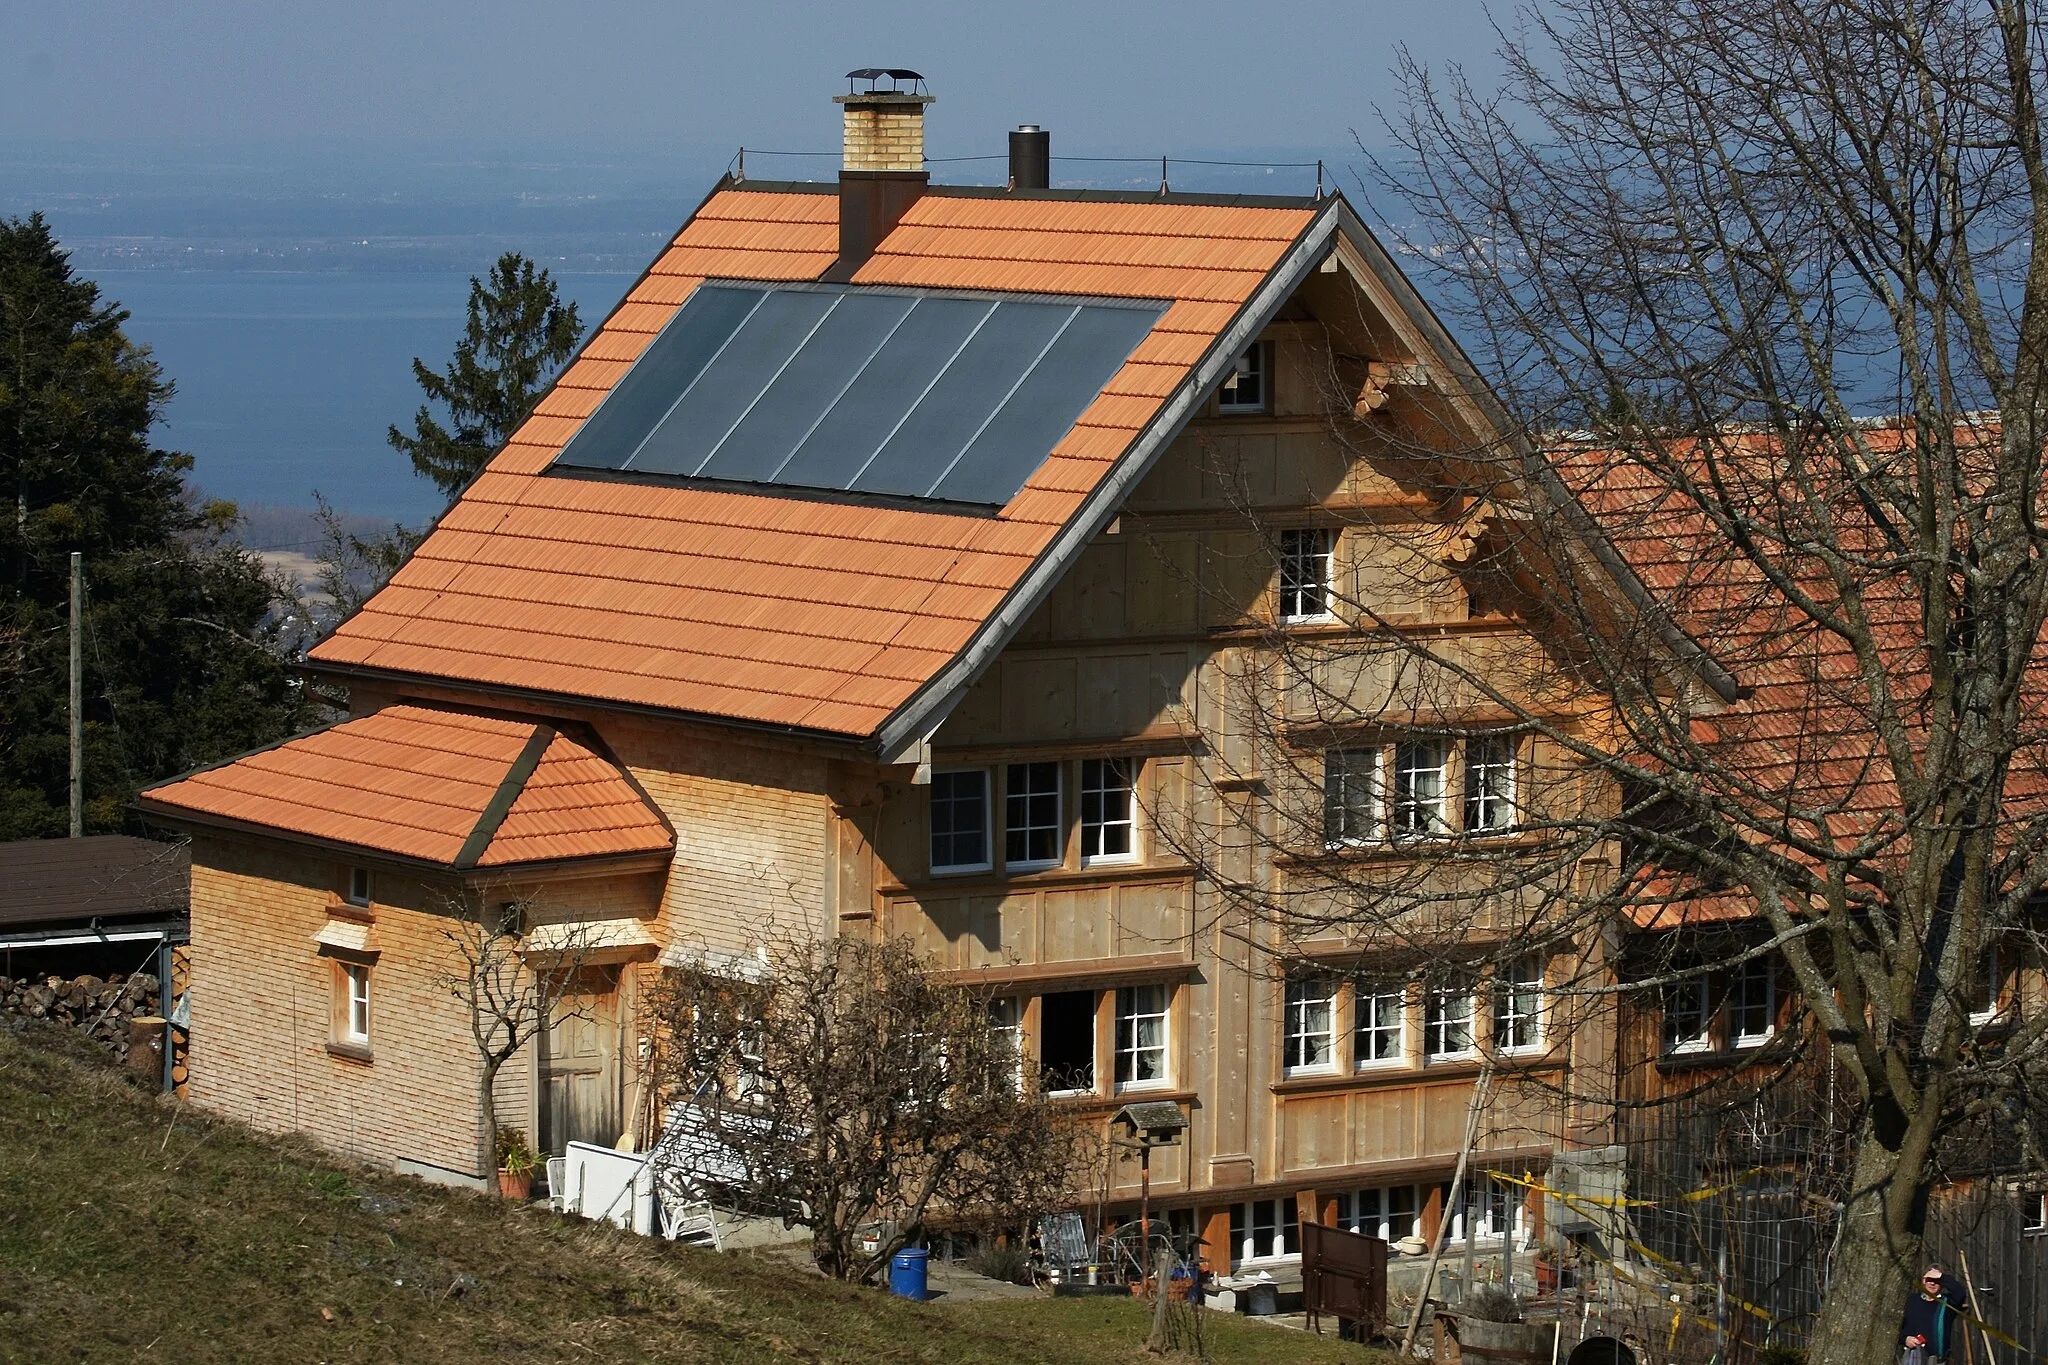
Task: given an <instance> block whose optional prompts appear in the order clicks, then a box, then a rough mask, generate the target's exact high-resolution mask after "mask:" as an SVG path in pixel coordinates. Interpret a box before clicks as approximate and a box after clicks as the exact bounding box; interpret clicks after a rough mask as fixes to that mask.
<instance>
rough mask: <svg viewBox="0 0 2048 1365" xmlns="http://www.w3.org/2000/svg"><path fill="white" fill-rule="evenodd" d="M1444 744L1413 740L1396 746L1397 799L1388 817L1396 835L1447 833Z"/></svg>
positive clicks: (1395, 797) (1448, 828)
mask: <svg viewBox="0 0 2048 1365" xmlns="http://www.w3.org/2000/svg"><path fill="white" fill-rule="evenodd" d="M1444 767H1445V755H1444V745H1443V743H1442V741H1440V740H1433V739H1428V740H1411V741H1409V742H1407V743H1404V744H1396V745H1395V746H1394V800H1393V804H1392V806H1391V808H1390V811H1389V814H1390V815H1391V817H1392V823H1393V827H1394V833H1395V834H1396V835H1408V836H1411V837H1412V836H1426V835H1433V834H1445V833H1448V832H1449V830H1450V824H1449V822H1448V821H1447V820H1446V819H1445V814H1446V812H1445V810H1444V797H1445V790H1444V788H1445V783H1444Z"/></svg>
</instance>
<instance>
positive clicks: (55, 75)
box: [0, 0, 1512, 156]
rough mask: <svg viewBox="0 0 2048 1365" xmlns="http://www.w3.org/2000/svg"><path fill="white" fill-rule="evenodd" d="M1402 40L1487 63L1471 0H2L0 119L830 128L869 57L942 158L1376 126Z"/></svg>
mask: <svg viewBox="0 0 2048 1365" xmlns="http://www.w3.org/2000/svg"><path fill="white" fill-rule="evenodd" d="M1511 2H1512V0H1504V3H1509V4H1511ZM1401 43H1407V44H1408V45H1409V46H1411V47H1412V48H1413V49H1414V50H1415V51H1417V52H1418V53H1419V54H1421V55H1423V56H1426V57H1428V58H1430V59H1432V60H1433V61H1442V60H1446V59H1456V60H1462V61H1465V62H1468V63H1470V64H1471V65H1473V66H1474V67H1475V68H1478V69H1480V70H1486V69H1489V68H1491V66H1492V62H1491V60H1490V56H1489V54H1490V49H1491V46H1492V34H1491V32H1490V30H1489V29H1488V27H1487V24H1486V20H1485V15H1484V12H1483V9H1482V6H1481V4H1480V3H1479V0H1354V2H1353V3H1341V2H1340V0H1265V3H1245V0H1232V3H1227V4H1226V3H1217V2H1216V0H1177V2H1175V3H1157V2H1155V0H1145V2H1144V3H1131V2H1130V0H1106V2H1105V0H1012V3H1003V4H993V3H985V2H984V0H947V2H945V3H938V2H935V0H932V2H928V0H874V2H872V3H824V2H823V0H812V2H811V3H786V2H784V3H778V2H776V0H752V2H751V3H750V2H749V0H737V2H735V0H719V3H705V0H681V2H680V3H678V2H677V0H666V2H664V0H596V2H593V3H568V2H567V0H555V2H554V3H542V2H541V0H491V3H483V0H324V2H322V3H315V2H314V0H283V2H282V3H280V0H261V2H260V3H259V2H250V3H232V2H230V0H179V2H178V3H172V2H171V0H66V3H64V4H61V5H52V4H48V3H43V2H42V0H36V3H33V4H31V3H29V2H28V0H0V136H6V137H9V138H17V139H30V140H43V139H55V138H93V139H101V138H131V137H147V138H164V139H171V140H177V141H183V142H214V141H241V140H247V139H263V140H270V139H278V140H287V141H289V140H297V139H302V138H320V139H341V140H344V141H353V140H359V139H363V140H378V141H382V140H387V139H399V140H416V139H445V138H458V139H478V140H484V141H487V142H492V143H503V144H506V145H513V146H517V145H521V144H534V145H542V144H559V143H563V142H568V143H573V144H577V145H582V146H591V145H609V146H612V147H615V148H617V149H619V150H620V151H621V152H626V153H638V152H654V153H657V154H659V153H661V152H664V151H665V152H668V153H670V154H673V153H675V152H677V151H680V150H683V149H686V148H687V149H690V150H698V149H702V150H707V151H708V150H710V149H714V148H716V149H723V148H729V147H732V146H734V145H737V144H740V143H746V144H748V145H751V146H755V147H777V146H780V147H790V148H795V149H799V150H810V149H817V148H825V149H830V148H832V147H835V146H836V145H837V129H836V125H835V123H834V117H835V111H834V110H833V108H832V106H831V105H830V104H829V103H828V101H829V99H830V97H831V95H833V94H834V93H836V92H838V91H841V90H844V89H845V82H844V81H843V80H840V79H839V77H840V75H841V73H842V72H844V71H846V70H848V69H849V68H851V67H856V66H869V65H880V66H907V67H912V68H915V69H917V70H919V71H922V72H924V73H925V75H926V77H927V78H928V79H929V81H930V83H931V89H932V92H933V93H934V94H936V95H937V96H938V97H939V104H938V106H937V108H936V109H934V111H933V116H932V123H931V129H930V141H929V144H928V145H929V150H930V153H931V155H933V156H945V155H963V154H968V153H980V152H992V151H1000V150H1001V149H1002V141H1001V135H1002V133H1003V131H1004V130H1005V129H1006V128H1008V127H1010V126H1012V125H1014V124H1016V123H1019V122H1036V123H1041V124H1044V125H1046V126H1048V127H1050V128H1051V129H1053V132H1054V137H1055V139H1056V141H1055V145H1054V151H1055V153H1058V152H1060V151H1062V150H1064V151H1068V152H1074V153H1082V152H1092V153H1103V152H1116V153H1133V154H1153V153H1159V152H1168V151H1186V150H1189V149H1194V148H1207V149H1220V148H1246V149H1252V148H1280V147H1315V148H1322V147H1332V146H1341V145H1344V144H1346V143H1348V141H1349V137H1348V134H1347V131H1346V130H1347V129H1349V128H1352V127H1357V128H1359V129H1360V130H1361V131H1362V132H1367V133H1368V134H1370V131H1371V128H1372V126H1373V112H1372V111H1373V106H1374V104H1375V102H1385V101H1386V100H1387V99H1388V96H1389V88H1388V78H1387V71H1388V68H1389V67H1390V66H1391V64H1392V62H1393V59H1394V52H1395V48H1396V46H1397V45H1398V44H1401Z"/></svg>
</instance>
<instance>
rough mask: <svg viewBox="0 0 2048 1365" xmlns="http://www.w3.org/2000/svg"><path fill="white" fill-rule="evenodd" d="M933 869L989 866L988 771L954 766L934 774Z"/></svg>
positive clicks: (981, 869)
mask: <svg viewBox="0 0 2048 1365" xmlns="http://www.w3.org/2000/svg"><path fill="white" fill-rule="evenodd" d="M931 810H932V871H934V872H986V871H988V869H989V857H988V853H989V848H988V844H989V837H988V815H989V810H988V772H987V770H986V769H983V768H950V769H944V770H941V771H938V772H934V773H933V774H932V785H931Z"/></svg>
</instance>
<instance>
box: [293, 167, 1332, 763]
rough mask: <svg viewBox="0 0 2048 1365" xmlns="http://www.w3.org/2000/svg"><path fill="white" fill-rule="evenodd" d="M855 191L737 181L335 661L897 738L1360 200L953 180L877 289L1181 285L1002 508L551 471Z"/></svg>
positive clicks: (797, 262)
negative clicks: (1315, 228)
mask: <svg viewBox="0 0 2048 1365" xmlns="http://www.w3.org/2000/svg"><path fill="white" fill-rule="evenodd" d="M838 206H839V201H838V198H837V195H836V194H835V193H834V192H833V190H832V188H831V187H829V186H810V185H804V186H770V187H765V188H763V187H756V186H752V185H747V184H737V185H727V186H725V187H722V188H720V189H719V190H718V191H716V192H715V193H713V194H712V196H711V197H710V198H709V199H708V200H706V201H705V203H704V204H703V206H702V207H701V208H699V210H698V211H697V212H696V214H694V215H693V216H692V217H691V219H690V221H689V222H688V223H687V224H685V225H684V227H683V229H682V230H681V232H680V233H678V234H677V236H676V237H675V239H674V241H673V242H672V244H671V245H670V246H669V247H668V248H667V249H666V250H665V251H664V252H663V253H662V255H661V256H660V258H659V259H658V260H657V261H656V262H655V263H654V265H653V267H652V268H651V269H650V270H649V271H648V273H647V274H646V276H645V277H643V278H642V279H641V281H640V282H639V284H637V285H636V286H635V287H634V288H633V290H632V291H631V292H630V293H629V294H628V295H627V296H626V298H625V300H624V301H623V302H622V303H621V304H620V305H619V307H618V308H617V309H616V310H615V311H614V312H613V314H612V315H611V317H610V318H609V319H608V320H607V321H606V322H605V324H604V326H603V327H602V328H600V329H599V330H598V331H597V333H596V334H595V335H594V336H593V337H592V338H591V339H590V341H589V343H588V344H587V345H586V346H585V347H584V349H583V351H582V353H581V355H580V356H579V358H578V359H577V360H576V362H575V363H574V364H572V365H571V366H570V367H569V368H568V369H567V370H566V371H565V372H564V373H563V374H562V376H561V377H560V379H559V380H558V381H557V382H556V384H555V386H554V388H553V389H552V390H551V391H550V393H549V394H548V396H547V397H546V398H545V399H543V400H542V402H541V403H540V404H539V406H538V407H537V408H536V409H535V411H534V414H533V416H532V417H531V418H530V419H529V420H528V421H527V422H526V423H525V425H524V426H522V427H521V428H520V430H519V431H518V432H517V433H516V434H515V435H514V437H513V439H512V440H511V441H510V442H509V443H508V444H507V445H506V446H505V448H504V449H503V450H502V451H501V452H499V454H498V455H497V456H496V458H494V459H493V460H492V461H491V463H490V465H489V467H488V468H487V469H486V470H485V472H484V473H483V474H482V475H481V476H480V477H479V478H478V479H477V480H476V482H475V483H474V484H473V485H472V486H471V487H470V488H469V489H468V491H467V492H465V493H464V494H463V496H462V498H461V499H460V500H459V501H458V502H457V503H456V504H455V506H454V507H452V508H451V509H449V511H448V513H447V514H446V515H445V516H443V517H442V519H441V521H440V523H439V524H438V525H437V526H436V528H435V529H434V531H433V533H432V534H431V535H429V536H428V537H427V539H426V541H425V543H424V544H422V545H421V546H420V548H419V549H418V550H417V551H416V552H415V553H414V555H413V557H412V558H411V560H410V561H408V563H407V564H406V565H405V567H404V568H402V569H401V570H400V571H399V572H398V573H397V574H396V575H395V576H394V577H393V579H392V580H391V582H390V583H389V584H388V585H387V586H386V587H385V588H384V589H383V590H382V591H381V592H379V593H377V594H376V595H375V596H374V597H373V598H372V599H371V600H370V602H369V603H368V604H367V605H366V606H364V607H363V609H362V610H361V611H359V612H357V613H356V614H355V615H354V616H352V617H351V618H349V619H348V620H347V621H345V622H344V623H343V624H342V625H341V626H340V628H339V629H337V630H336V631H335V633H334V634H333V635H331V636H330V637H329V638H328V639H326V640H325V641H323V642H321V643H320V644H319V645H318V646H317V647H316V648H315V649H314V650H313V651H312V653H311V660H312V662H313V663H314V664H315V665H316V666H323V667H325V668H327V669H330V670H332V671H335V672H337V673H343V674H350V673H355V674H371V675H376V676H381V677H386V678H399V679H404V678H434V679H442V680H449V681H458V682H462V683H467V684H472V685H477V686H480V687H484V688H491V689H503V690H506V691H508V692H512V693H518V694H523V695H528V696H532V695H546V696H554V697H565V698H577V699H582V700H589V701H597V702H601V703H611V704H623V705H628V706H633V707H638V708H649V709H655V710H661V711H669V712H681V713H693V714H698V715H703V716H709V717H715V718H719V719H721V720H726V721H736V722H741V723H747V724H756V725H766V726H772V727H777V728H785V729H791V730H797V731H804V732H813V733H821V734H824V735H831V736H839V737H845V738H853V739H859V740H872V739H873V738H874V737H875V736H877V734H878V732H879V731H881V730H882V728H883V727H884V724H885V722H888V721H889V720H890V718H891V717H892V716H893V715H897V714H898V713H899V712H901V711H902V710H903V708H905V707H906V704H907V703H909V702H911V701H912V699H913V698H914V697H916V696H917V695H918V694H919V693H920V691H921V690H922V689H926V688H927V687H928V685H931V684H932V683H933V680H934V679H935V678H937V677H939V676H940V675H941V673H942V671H945V670H947V668H948V666H949V665H951V664H954V663H955V662H956V660H958V659H959V658H960V657H961V656H962V655H963V651H965V650H966V649H967V648H968V647H969V645H970V643H972V642H974V641H975V640H976V639H977V636H978V634H980V633H983V632H985V630H986V628H987V627H988V626H989V623H990V622H991V621H992V619H993V618H996V617H997V616H998V614H999V613H1000V612H1002V611H1003V610H1004V609H1005V607H1006V605H1007V604H1009V603H1011V602H1012V601H1013V600H1014V599H1015V598H1016V596H1017V595H1018V593H1019V590H1020V584H1023V583H1024V582H1025V581H1026V578H1027V575H1028V574H1029V573H1030V571H1031V570H1032V569H1033V567H1034V565H1037V564H1039V563H1040V562H1041V561H1042V560H1044V559H1046V558H1047V556H1048V554H1049V551H1051V550H1052V548H1053V547H1054V546H1055V542H1056V541H1057V540H1059V539H1060V537H1061V533H1062V532H1063V530H1068V529H1069V528H1070V524H1072V523H1075V522H1076V521H1077V517H1078V516H1079V514H1080V513H1081V512H1082V509H1083V508H1084V507H1086V506H1090V505H1091V496H1092V495H1094V494H1096V493H1097V491H1098V490H1099V489H1100V488H1101V487H1102V486H1103V485H1104V484H1105V481H1106V480H1108V479H1109V478H1110V477H1111V475H1112V471H1113V470H1115V469H1116V468H1117V467H1118V465H1119V462H1120V461H1123V460H1125V459H1126V457H1127V456H1129V455H1131V454H1132V452H1134V450H1137V449H1138V448H1140V447H1141V446H1144V447H1147V448H1156V444H1157V443H1159V442H1161V441H1163V440H1164V439H1165V438H1166V437H1168V436H1170V435H1171V434H1172V429H1176V428H1177V426H1178V423H1179V422H1180V421H1181V420H1184V419H1185V417H1186V416H1187V415H1188V412H1189V411H1191V410H1192V403H1193V401H1194V399H1195V397H1196V396H1197V394H1196V390H1197V389H1198V388H1199V387H1200V386H1201V385H1203V384H1206V383H1211V382H1214V380H1215V379H1218V378H1220V375H1221V366H1222V364H1223V363H1225V362H1227V360H1228V359H1229V357H1221V358H1214V357H1215V353H1218V352H1220V350H1221V349H1222V348H1223V347H1224V345H1225V344H1226V342H1231V341H1232V339H1231V338H1230V337H1227V336H1226V333H1228V332H1230V330H1231V329H1232V327H1233V324H1234V323H1235V322H1236V321H1237V320H1238V319H1239V318H1240V316H1241V315H1242V314H1244V313H1245V312H1246V310H1247V304H1248V303H1249V302H1250V301H1252V300H1253V298H1254V296H1255V294H1259V293H1260V291H1261V286H1262V285H1263V284H1265V283H1266V282H1267V281H1268V280H1269V278H1271V277H1272V276H1274V274H1275V272H1276V270H1278V268H1279V267H1280V266H1281V265H1282V263H1283V261H1285V260H1287V259H1288V258H1289V256H1290V250H1291V248H1293V247H1295V246H1296V244H1297V243H1298V242H1299V241H1300V240H1301V239H1303V238H1304V236H1305V235H1306V234H1308V233H1309V231H1310V229H1311V226H1312V225H1314V224H1316V223H1317V222H1318V220H1319V218H1320V217H1321V215H1323V214H1325V213H1326V212H1328V211H1330V209H1331V207H1332V206H1331V203H1330V201H1324V202H1323V203H1320V204H1319V203H1317V202H1315V201H1310V200H1299V201H1288V202H1282V203H1275V202H1272V201H1263V202H1259V203H1229V202H1183V201H1179V200H1178V199H1164V200H1154V201H1150V202H1146V201H1136V202H1132V201H1131V200H1129V199H1128V198H1125V197H1120V196H1101V195H1092V194H1086V193H1073V192H1065V193H1063V192H1036V193H1031V194H990V193H985V192H974V191H967V190H951V189H948V188H945V187H933V188H931V189H929V190H928V191H927V192H926V193H925V194H924V195H923V196H922V197H921V198H920V199H918V201H917V202H916V203H915V204H914V205H913V206H912V207H911V208H910V209H909V211H908V212H907V213H905V215H904V216H903V219H902V221H901V222H900V223H899V224H898V225H897V226H896V227H895V228H894V230H893V231H891V232H890V233H889V234H888V236H887V237H886V238H884V239H883V241H882V242H881V243H880V244H879V247H878V249H877V250H876V251H875V252H874V254H873V255H872V256H871V257H870V258H869V259H868V260H867V261H866V262H865V263H864V264H863V265H862V266H861V267H860V269H859V270H858V271H857V272H856V273H855V274H854V275H853V277H852V283H853V285H854V286H855V287H859V286H866V285H874V286H912V287H918V288H927V289H949V290H990V291H1012V292H1018V293H1031V294H1053V295H1065V296H1080V297H1091V298H1106V299H1146V300H1155V301H1158V302H1160V303H1162V304H1163V305H1164V310H1163V312H1161V313H1160V315H1159V317H1158V319H1157V321H1156V323H1154V325H1153V326H1152V327H1151V328H1150V329H1149V331H1148V332H1146V333H1145V334H1144V337H1143V339H1142V340H1141V341H1140V342H1139V343H1138V344H1137V347H1136V349H1135V350H1134V351H1132V352H1131V353H1130V355H1129V358H1128V359H1127V360H1126V361H1124V363H1123V364H1122V365H1121V366H1120V367H1118V368H1117V369H1116V370H1115V372H1114V374H1113V375H1112V377H1111V378H1110V379H1109V380H1108V382H1107V383H1106V384H1104V385H1103V386H1102V388H1101V389H1100V391H1099V392H1098V393H1096V394H1095V396H1094V397H1093V399H1092V401H1090V402H1089V403H1088V404H1087V405H1086V407H1085V409H1084V410H1082V411H1081V414H1080V416H1079V418H1078V419H1077V420H1075V422H1074V423H1073V425H1072V426H1071V428H1069V429H1068V430H1067V431H1066V433H1065V435H1064V436H1062V437H1061V438H1060V439H1059V440H1058V441H1057V442H1056V443H1055V444H1054V445H1053V446H1052V448H1051V449H1050V451H1049V452H1048V453H1047V455H1046V457H1045V458H1044V459H1043V461H1042V462H1041V463H1039V464H1038V466H1037V468H1036V469H1035V471H1034V472H1032V473H1031V474H1030V475H1029V477H1028V478H1026V479H1025V481H1024V483H1023V486H1022V488H1021V489H1019V490H1018V491H1017V492H1016V493H1015V495H1014V496H1011V497H1010V498H1009V500H1008V501H1007V502H1006V503H1004V504H1003V505H1002V507H1001V508H1000V509H998V510H996V511H995V512H994V513H993V514H992V515H988V514H975V513H973V512H967V511H962V510H960V509H957V508H948V507H945V506H944V505H942V504H933V505H931V506H928V507H907V506H898V505H884V504H881V503H877V502H875V501H872V500H869V501H860V500H853V501H849V500H843V499H842V500H828V499H821V498H816V497H803V496H788V495H785V494H783V493H782V492H780V491H778V490H760V491H753V490H735V489H733V488H730V487H719V488H709V487H701V486H679V485H678V484H677V483H676V482H675V481H673V480H670V481H651V482H648V481H629V480H623V479H616V478H614V479H602V478H593V477H576V476H573V475H571V474H568V473H565V472H563V471H560V470H553V471H551V465H552V464H553V462H554V461H555V457H556V456H557V455H558V454H559V453H560V452H561V450H562V448H563V446H564V445H565V444H566V443H567V442H568V441H569V440H570V439H571V438H572V437H574V436H575V435H576V433H577V432H578V431H579V430H580V429H581V427H582V426H583V424H584V422H585V420H586V419H587V418H589V417H590V415H591V414H592V413H593V412H594V411H595V410H596V409H597V408H598V406H599V404H600V403H601V402H602V401H603V400H604V399H605V397H606V395H607V394H609V393H610V392H611V390H612V389H613V387H614V386H615V385H617V384H618V383H619V381H620V379H621V378H622V377H623V376H624V375H625V374H626V373H627V372H628V370H629V369H630V368H631V367H632V365H633V363H634V362H635V361H636V360H637V359H638V358H639V357H640V355H641V354H642V352H643V351H644V350H645V349H646V348H647V347H648V345H649V343H650V342H651V341H652V340H653V339H654V337H655V336H656V335H657V333H659V332H660V331H661V330H662V329H663V328H664V327H665V326H666V325H667V324H668V322H669V321H670V319H671V318H673V317H674V316H675V315H676V313H677V311H678V309H679V308H680V307H681V306H682V305H683V303H684V302H685V301H686V300H688V299H689V298H690V297H691V295H692V294H693V292H695V291H696V290H697V288H698V287H699V286H700V285H702V284H703V283H704V282H705V281H706V280H707V279H714V280H732V281H805V280H816V279H818V278H819V277H820V276H821V275H823V274H824V273H825V271H826V270H827V268H828V267H830V266H831V265H832V264H833V263H834V261H835V260H836V258H837V248H838ZM1275 306H1277V304H1276V305H1275ZM1232 344H1234V345H1242V341H1241V340H1236V341H1234V342H1233V343H1232Z"/></svg>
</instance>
